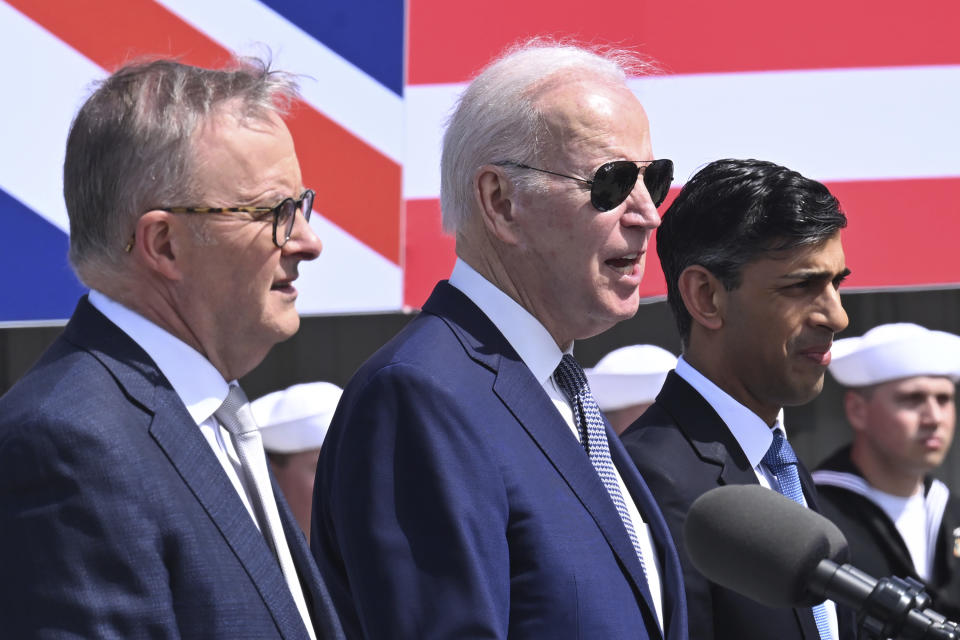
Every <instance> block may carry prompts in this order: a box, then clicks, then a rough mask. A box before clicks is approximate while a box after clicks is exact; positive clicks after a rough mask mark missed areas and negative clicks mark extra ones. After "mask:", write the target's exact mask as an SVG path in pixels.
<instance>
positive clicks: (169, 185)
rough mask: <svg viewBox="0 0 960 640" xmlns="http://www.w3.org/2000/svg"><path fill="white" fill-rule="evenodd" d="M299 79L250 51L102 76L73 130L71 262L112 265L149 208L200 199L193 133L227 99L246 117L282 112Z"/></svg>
mask: <svg viewBox="0 0 960 640" xmlns="http://www.w3.org/2000/svg"><path fill="white" fill-rule="evenodd" d="M297 97H298V91H297V83H296V80H295V78H294V77H293V76H292V75H290V74H287V73H284V72H280V71H272V70H271V69H270V65H269V62H266V61H263V60H259V59H255V58H244V59H237V60H234V61H233V63H232V66H231V67H230V68H228V69H223V70H213V69H203V68H200V67H193V66H189V65H185V64H181V63H179V62H176V61H173V60H154V61H148V62H142V63H135V64H131V65H128V66H125V67H123V68H122V69H120V70H118V71H117V72H116V73H114V74H113V75H111V76H110V77H109V78H107V79H106V80H104V81H103V82H102V83H100V84H99V85H98V86H97V87H96V90H95V91H94V92H93V94H92V95H91V96H90V97H89V98H88V99H87V101H86V102H85V103H84V105H83V107H81V109H80V111H79V112H78V113H77V116H76V118H75V119H74V121H73V124H72V125H71V128H70V134H69V136H68V138H67V150H66V157H65V159H64V163H63V197H64V200H65V201H66V205H67V214H68V215H69V218H70V263H71V264H72V265H73V268H74V270H75V271H76V273H77V275H78V277H79V278H80V279H81V280H83V281H84V282H85V283H86V284H88V285H90V284H91V281H96V280H98V279H99V277H100V276H102V275H105V274H108V273H111V272H115V271H116V270H117V268H118V267H119V266H120V264H121V260H122V258H123V256H124V250H123V248H124V245H125V244H126V243H127V241H128V240H129V239H130V237H131V236H132V235H133V232H134V229H135V228H136V223H137V220H138V219H139V217H140V216H141V215H143V213H145V212H146V211H149V210H151V209H154V208H157V207H163V206H184V205H190V204H195V203H193V202H191V199H192V198H195V197H197V188H198V185H196V184H195V183H194V181H193V180H192V172H193V149H192V146H191V145H192V140H193V135H194V132H196V131H197V130H198V128H199V127H200V126H201V125H202V124H203V123H204V122H205V121H207V120H209V119H210V118H212V117H214V116H216V115H217V113H218V111H217V110H218V109H219V108H221V107H222V106H223V105H224V104H225V103H227V102H233V101H238V104H237V105H236V106H234V105H233V104H231V105H230V108H231V109H233V108H236V110H237V115H238V116H240V117H243V118H255V119H263V118H266V117H267V116H268V115H269V114H271V113H275V114H277V115H281V116H282V115H285V114H286V112H287V109H288V108H289V106H290V104H291V103H292V102H293V100H295V99H296V98H297Z"/></svg>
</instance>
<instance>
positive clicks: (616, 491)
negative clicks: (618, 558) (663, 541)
mask: <svg viewBox="0 0 960 640" xmlns="http://www.w3.org/2000/svg"><path fill="white" fill-rule="evenodd" d="M553 378H554V380H556V381H557V386H559V387H560V390H561V391H563V393H564V394H565V395H566V396H567V398H568V399H569V400H570V404H571V405H572V406H573V421H574V423H575V424H576V426H577V430H578V431H579V432H580V442H581V443H583V446H584V448H585V449H586V451H587V455H588V456H589V458H590V463H591V464H593V468H594V469H595V470H596V472H597V475H599V476H600V480H601V481H602V482H603V486H604V487H605V488H606V490H607V493H608V494H610V499H611V500H613V504H614V506H615V507H616V508H617V512H618V513H619V514H620V519H621V520H622V521H623V526H624V527H626V529H627V535H628V536H629V537H630V542H631V543H632V544H633V550H634V551H635V552H636V554H637V558H639V559H640V566H641V567H642V568H643V572H644V574H646V572H647V567H646V565H645V564H644V562H643V553H641V551H640V539H639V538H638V537H637V532H636V530H634V528H633V520H631V519H630V512H629V511H627V503H626V502H624V501H623V495H621V493H620V483H619V482H618V481H617V473H616V470H615V468H614V466H613V460H612V459H611V458H610V445H609V443H608V442H607V430H606V427H605V426H604V422H603V416H602V415H601V414H600V407H599V406H597V401H596V400H594V398H593V394H592V393H590V386H589V385H588V384H587V376H586V374H585V373H584V372H583V369H582V368H581V367H580V364H579V363H578V362H577V361H576V359H574V357H573V356H572V355H570V354H564V356H563V359H562V360H561V361H560V364H559V365H558V366H557V368H556V370H555V371H554V372H553Z"/></svg>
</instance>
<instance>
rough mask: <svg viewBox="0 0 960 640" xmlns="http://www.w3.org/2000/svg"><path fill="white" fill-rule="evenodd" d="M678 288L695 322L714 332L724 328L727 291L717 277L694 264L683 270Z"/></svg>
mask: <svg viewBox="0 0 960 640" xmlns="http://www.w3.org/2000/svg"><path fill="white" fill-rule="evenodd" d="M677 286H678V287H679V289H680V297H681V298H682V299H683V304H684V306H685V307H686V308H687V312H688V313H689V314H690V315H691V317H692V318H693V321H694V322H696V323H697V324H699V325H702V326H703V327H705V328H707V329H711V330H714V331H716V330H717V329H720V328H721V327H723V322H724V305H725V302H726V293H727V291H726V289H725V288H724V286H723V283H722V282H720V280H719V279H717V277H716V276H715V275H713V274H712V273H710V271H709V270H708V269H706V268H705V267H703V266H701V265H699V264H694V265H691V266H689V267H687V268H686V269H684V270H683V272H682V273H681V274H680V278H679V279H678V281H677Z"/></svg>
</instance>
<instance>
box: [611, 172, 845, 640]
mask: <svg viewBox="0 0 960 640" xmlns="http://www.w3.org/2000/svg"><path fill="white" fill-rule="evenodd" d="M845 226H846V218H845V217H844V215H843V213H842V212H841V211H840V205H839V203H838V202H837V200H836V198H834V197H833V196H832V195H831V194H830V192H829V191H828V190H827V189H826V187H824V186H823V185H822V184H820V183H818V182H814V181H813V180H809V179H807V178H804V177H803V176H801V175H800V174H798V173H796V172H794V171H790V170H789V169H786V168H784V167H781V166H778V165H775V164H773V163H770V162H761V161H757V160H720V161H717V162H713V163H711V164H709V165H707V166H706V167H704V168H703V169H702V170H701V171H700V172H699V173H697V174H696V175H695V176H694V177H693V178H692V179H691V180H690V181H689V182H687V183H686V185H685V186H684V187H683V189H682V190H681V191H680V194H679V195H678V196H677V199H676V200H675V201H674V203H673V204H672V205H671V206H670V208H669V209H668V210H667V212H666V213H665V214H664V216H663V222H662V224H661V226H660V228H659V230H658V231H657V252H658V253H659V255H660V262H661V264H662V265H663V271H664V275H665V277H666V281H667V296H668V301H669V303H670V307H671V309H672V310H673V313H674V316H675V318H676V321H677V326H678V328H679V330H680V335H681V342H682V346H683V355H682V356H681V357H680V359H679V360H678V362H677V367H676V369H675V370H674V371H672V372H670V374H668V376H667V380H666V382H665V383H664V386H663V389H662V390H661V391H660V393H659V395H658V396H657V399H656V402H655V403H654V404H653V405H652V406H651V407H650V408H649V409H648V410H647V411H646V413H644V414H643V416H641V417H640V419H639V420H637V422H635V423H634V424H633V425H632V426H631V427H630V428H628V429H627V431H626V432H625V433H624V434H623V441H624V444H625V445H626V447H627V450H628V451H629V453H630V455H631V457H632V458H633V460H634V462H636V464H637V467H638V468H639V469H640V472H641V474H642V475H643V477H644V478H645V479H646V480H647V482H648V483H649V485H650V489H651V491H652V492H653V494H654V497H655V498H656V500H657V502H658V503H659V504H660V507H661V509H663V512H664V516H665V517H666V519H667V524H668V525H669V527H670V529H671V532H672V534H673V536H674V540H675V542H676V544H677V546H678V547H679V548H680V556H681V562H682V564H683V569H684V582H685V585H686V590H687V591H686V592H687V600H688V602H689V611H690V637H691V638H697V639H698V640H709V639H712V638H715V639H717V640H727V639H729V638H737V639H738V640H744V639H752V638H755V639H757V640H760V639H765V640H766V639H769V638H777V639H778V640H791V639H794V638H796V639H800V638H804V639H807V640H810V639H818V638H822V639H824V640H826V639H827V638H833V639H836V638H838V637H845V635H846V631H845V632H844V633H843V634H838V624H837V617H836V613H835V608H834V606H833V604H832V603H829V602H828V603H826V604H824V605H818V606H816V607H814V608H812V609H811V608H810V607H802V608H796V609H776V608H770V607H765V606H762V605H760V604H759V603H756V602H753V601H752V600H749V599H747V598H746V597H744V596H741V595H739V594H737V593H735V592H733V591H731V590H728V589H725V588H723V587H721V586H719V585H717V584H715V583H712V582H710V581H708V580H707V579H706V578H705V577H704V576H703V575H702V574H700V573H699V572H698V571H697V570H696V569H695V568H694V567H693V565H692V564H691V562H690V559H689V556H688V555H687V554H686V551H685V549H684V545H683V535H682V530H683V523H684V520H685V518H686V514H687V511H688V510H689V508H690V505H691V503H692V502H693V501H694V500H695V499H696V498H698V497H699V496H700V495H701V494H703V493H705V492H706V491H709V490H710V489H712V488H714V487H717V486H720V485H728V484H762V485H765V486H767V487H769V488H771V489H774V490H777V491H779V492H780V493H783V494H784V495H787V496H788V497H790V498H792V499H794V500H796V501H797V502H801V503H804V504H806V505H807V506H810V507H812V508H815V496H814V493H813V483H812V481H811V480H810V478H809V474H808V473H807V471H806V470H805V469H804V468H803V466H802V465H801V464H799V462H797V461H796V457H795V456H794V455H793V452H792V449H791V448H790V445H789V443H787V441H786V437H785V434H784V431H783V426H782V424H781V421H780V415H781V409H782V408H783V407H784V406H792V405H799V404H803V403H805V402H808V401H809V400H811V399H813V398H814V397H815V396H816V395H817V394H818V393H819V392H820V390H821V388H822V386H823V376H824V372H825V371H826V368H827V365H828V364H829V363H830V345H831V342H832V340H833V336H834V334H835V333H837V332H838V331H840V330H842V329H843V328H844V327H846V326H847V315H846V313H845V312H844V310H843V307H842V306H841V304H840V295H839V291H838V289H839V287H840V283H841V282H843V280H844V278H845V277H846V276H847V274H848V273H849V272H848V270H847V268H846V264H845V260H844V255H843V248H842V246H841V243H840V230H841V229H842V228H843V227H845ZM801 487H802V490H801ZM743 570H744V571H750V567H744V568H743ZM848 620H849V619H848V618H845V619H844V624H843V625H842V627H840V628H842V629H845V630H846V629H847V621H848ZM849 631H850V632H852V621H851V622H850V628H849Z"/></svg>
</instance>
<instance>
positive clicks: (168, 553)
mask: <svg viewBox="0 0 960 640" xmlns="http://www.w3.org/2000/svg"><path fill="white" fill-rule="evenodd" d="M274 493H275V494H276V496H277V507H278V508H279V512H280V519H281V521H282V523H283V528H284V531H285V532H286V537H287V543H288V545H289V547H290V552H291V554H292V556H293V561H294V564H295V565H296V567H297V571H298V573H299V575H300V579H301V583H302V585H303V589H304V595H305V596H306V598H307V602H308V604H309V605H310V606H311V613H312V615H313V620H314V624H315V626H316V630H317V636H318V638H343V637H344V636H343V632H342V630H341V629H340V624H339V622H338V620H337V617H336V615H335V613H334V611H333V607H332V604H331V600H330V597H329V594H328V593H327V590H326V587H325V585H324V583H323V580H322V579H321V577H320V573H319V571H318V570H317V568H316V565H315V564H314V562H313V560H312V557H311V555H310V551H309V549H308V547H307V544H306V540H305V538H304V536H303V533H302V532H301V531H300V529H299V527H298V525H297V523H296V520H294V518H293V515H292V514H291V513H290V508H289V507H288V506H287V503H286V501H285V500H284V499H283V497H282V496H281V494H280V492H279V490H278V489H277V488H276V485H274ZM0 635H2V636H3V637H9V638H48V637H57V638H59V637H81V638H181V637H183V638H224V639H231V640H233V639H236V638H250V639H253V638H257V639H263V638H285V639H297V640H307V638H308V636H307V632H306V629H304V627H303V622H302V620H301V618H300V615H299V613H298V612H297V609H296V605H295V604H294V602H293V597H292V596H291V595H290V590H289V589H288V588H287V586H286V583H285V581H284V578H283V575H282V573H281V571H280V567H279V564H278V563H277V561H276V559H275V557H274V556H273V554H272V552H271V551H270V549H269V548H268V546H267V543H266V541H265V540H264V537H263V535H261V534H260V532H259V531H258V530H257V528H256V526H255V525H254V523H253V520H252V519H251V518H250V516H249V513H248V512H247V510H246V508H245V507H244V505H243V503H242V502H241V500H240V497H239V496H238V495H237V492H236V490H235V489H234V487H233V485H232V484H231V483H230V480H229V479H228V478H227V475H226V474H225V473H224V472H223V468H222V467H221V465H220V463H219V461H218V460H217V458H216V456H215V455H214V453H213V451H211V449H210V446H209V445H208V444H207V441H206V440H205V439H204V438H203V435H202V434H201V432H200V430H199V429H198V428H197V425H196V423H195V422H194V421H193V418H191V417H190V414H189V413H188V412H187V409H186V407H184V405H183V403H182V402H181V401H180V398H179V397H178V396H177V394H176V393H175V392H174V390H173V389H172V388H171V386H170V384H169V382H168V381H167V380H166V378H165V377H164V376H163V374H162V373H161V372H160V371H159V369H157V366H156V365H155V364H154V362H153V361H152V360H151V359H150V358H149V357H148V356H147V354H146V353H145V352H144V351H143V350H142V349H141V348H140V347H139V346H138V345H137V344H136V343H134V342H133V341H132V340H131V339H130V338H129V337H128V336H127V335H126V334H125V333H123V332H122V331H121V330H120V329H119V328H117V327H116V326H115V325H114V324H113V323H111V322H110V321H109V320H107V319H106V318H105V317H104V316H103V315H102V314H101V313H100V312H99V311H97V310H96V309H95V308H94V307H93V306H92V305H91V304H90V303H89V302H88V301H87V300H86V298H83V299H82V300H81V301H80V304H79V305H78V306H77V309H76V311H75V312H74V315H73V318H71V320H70V322H69V324H68V325H67V327H66V329H65V330H64V332H63V334H62V335H61V337H60V338H58V339H57V340H56V341H55V342H54V344H53V345H52V346H51V347H50V349H49V350H48V351H47V352H46V353H45V354H44V355H43V357H42V358H41V359H40V361H39V362H38V363H37V364H36V366H34V367H33V369H31V370H30V371H29V372H27V374H26V375H25V376H23V378H22V379H21V380H20V381H19V382H18V383H17V384H16V385H15V386H14V387H13V388H12V389H11V390H10V391H9V392H8V393H7V394H6V395H5V396H3V398H0Z"/></svg>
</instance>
